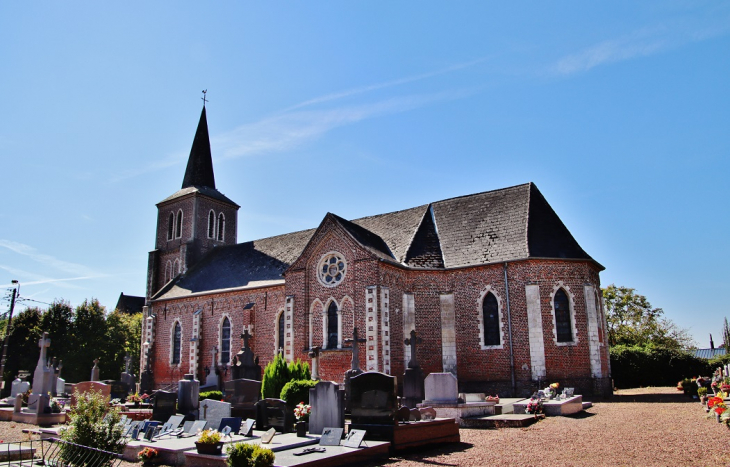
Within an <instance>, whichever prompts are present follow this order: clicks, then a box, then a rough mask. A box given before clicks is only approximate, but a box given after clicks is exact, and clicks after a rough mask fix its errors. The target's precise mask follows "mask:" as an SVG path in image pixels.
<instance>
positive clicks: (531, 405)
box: [526, 396, 543, 418]
mask: <svg viewBox="0 0 730 467" xmlns="http://www.w3.org/2000/svg"><path fill="white" fill-rule="evenodd" d="M526 410H527V413H529V414H533V415H534V416H535V418H537V416H538V414H541V413H542V411H543V407H542V399H540V398H539V397H537V396H533V397H532V398H530V401H529V402H528V403H527V408H526Z"/></svg>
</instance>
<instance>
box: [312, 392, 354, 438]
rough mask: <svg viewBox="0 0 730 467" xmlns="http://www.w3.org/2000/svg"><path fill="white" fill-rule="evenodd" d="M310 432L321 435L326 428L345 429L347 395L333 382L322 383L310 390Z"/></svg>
mask: <svg viewBox="0 0 730 467" xmlns="http://www.w3.org/2000/svg"><path fill="white" fill-rule="evenodd" d="M309 404H310V405H311V406H312V412H311V413H310V415H309V432H310V433H312V434H314V435H321V434H322V430H323V429H324V428H325V427H334V428H337V427H339V428H344V427H345V394H344V391H340V385H339V384H337V383H333V382H331V381H320V382H319V383H317V385H316V386H315V387H313V388H310V389H309Z"/></svg>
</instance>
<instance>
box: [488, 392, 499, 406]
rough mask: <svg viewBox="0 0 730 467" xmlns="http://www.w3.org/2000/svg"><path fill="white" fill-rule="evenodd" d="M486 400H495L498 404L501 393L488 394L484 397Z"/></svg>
mask: <svg viewBox="0 0 730 467" xmlns="http://www.w3.org/2000/svg"><path fill="white" fill-rule="evenodd" d="M484 400H485V401H486V402H494V403H496V404H499V394H497V395H496V396H487V397H485V398H484Z"/></svg>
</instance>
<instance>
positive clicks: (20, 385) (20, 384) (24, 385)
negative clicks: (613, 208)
mask: <svg viewBox="0 0 730 467" xmlns="http://www.w3.org/2000/svg"><path fill="white" fill-rule="evenodd" d="M28 389H30V383H29V382H28V381H23V380H21V379H20V378H16V379H15V380H14V381H13V383H12V386H11V387H10V397H15V396H17V395H18V394H23V393H24V392H25V391H27V390H28Z"/></svg>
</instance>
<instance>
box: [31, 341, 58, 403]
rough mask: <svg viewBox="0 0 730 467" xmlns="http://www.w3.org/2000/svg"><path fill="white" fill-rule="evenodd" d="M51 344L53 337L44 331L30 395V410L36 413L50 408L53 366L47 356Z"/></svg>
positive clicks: (39, 344)
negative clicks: (49, 395)
mask: <svg viewBox="0 0 730 467" xmlns="http://www.w3.org/2000/svg"><path fill="white" fill-rule="evenodd" d="M50 346H51V339H49V338H48V333H47V332H44V333H43V337H42V338H41V339H40V341H38V347H40V348H41V354H40V356H39V357H38V364H37V365H36V367H35V373H33V387H32V389H33V392H32V393H31V394H30V396H28V411H30V412H33V413H36V414H43V413H47V412H48V411H49V410H50V399H49V398H48V394H49V393H51V392H52V391H53V367H52V366H51V365H50V363H49V362H48V357H47V356H46V355H47V352H48V348H49V347H50ZM47 409H48V410H47Z"/></svg>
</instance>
